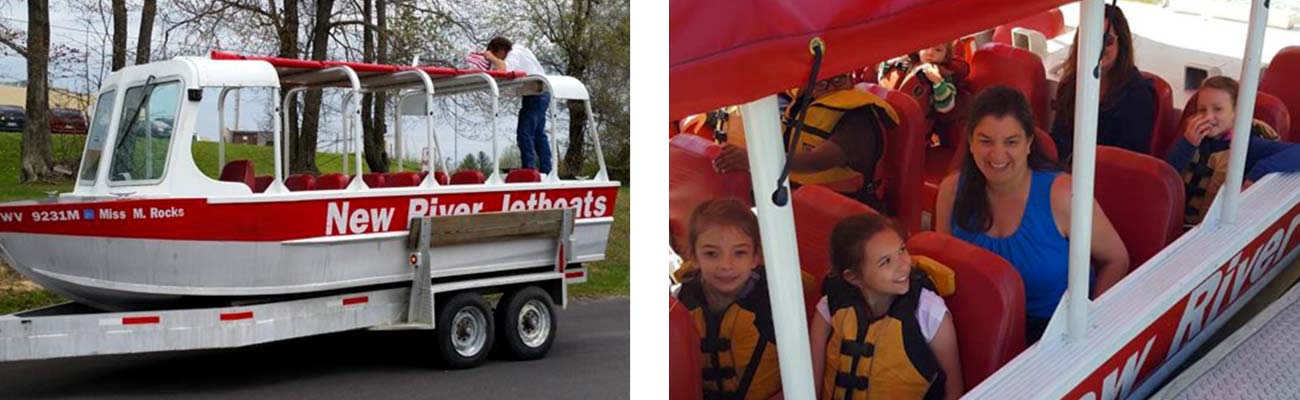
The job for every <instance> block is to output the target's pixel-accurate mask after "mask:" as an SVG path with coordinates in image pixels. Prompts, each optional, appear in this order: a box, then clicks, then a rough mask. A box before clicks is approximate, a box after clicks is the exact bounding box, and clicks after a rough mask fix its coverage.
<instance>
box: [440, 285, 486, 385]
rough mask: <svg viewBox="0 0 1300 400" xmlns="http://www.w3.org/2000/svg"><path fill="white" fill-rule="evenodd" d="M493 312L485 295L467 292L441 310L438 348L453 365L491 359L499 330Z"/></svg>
mask: <svg viewBox="0 0 1300 400" xmlns="http://www.w3.org/2000/svg"><path fill="white" fill-rule="evenodd" d="M492 322H493V321H492V312H491V309H489V308H488V304H487V302H486V301H484V300H483V296H479V295H478V293H473V292H463V293H459V294H457V295H455V296H452V298H451V299H450V300H447V302H445V303H443V304H442V307H441V308H440V309H439V311H438V328H437V329H436V330H435V334H437V335H438V350H439V352H440V353H442V359H443V360H444V361H446V362H447V366H448V367H451V368H471V367H476V366H478V365H481V364H483V362H484V361H486V360H487V355H488V352H489V350H491V349H492V341H493V337H494V336H495V330H494V329H493V326H492Z"/></svg>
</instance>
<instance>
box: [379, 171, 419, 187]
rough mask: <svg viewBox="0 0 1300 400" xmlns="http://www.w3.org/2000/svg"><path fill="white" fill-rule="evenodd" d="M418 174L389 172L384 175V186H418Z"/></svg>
mask: <svg viewBox="0 0 1300 400" xmlns="http://www.w3.org/2000/svg"><path fill="white" fill-rule="evenodd" d="M420 180H421V177H420V174H419V173H415V172H411V171H405V172H390V173H388V174H385V175H384V187H411V186H420Z"/></svg>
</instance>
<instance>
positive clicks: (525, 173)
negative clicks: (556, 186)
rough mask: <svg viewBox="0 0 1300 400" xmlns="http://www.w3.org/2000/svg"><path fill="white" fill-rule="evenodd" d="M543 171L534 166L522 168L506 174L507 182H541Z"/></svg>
mask: <svg viewBox="0 0 1300 400" xmlns="http://www.w3.org/2000/svg"><path fill="white" fill-rule="evenodd" d="M541 181H542V173H540V172H537V170H535V169H532V168H520V169H516V170H513V171H510V173H509V174H506V183H524V182H541Z"/></svg>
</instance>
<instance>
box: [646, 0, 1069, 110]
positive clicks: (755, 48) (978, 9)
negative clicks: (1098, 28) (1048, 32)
mask: <svg viewBox="0 0 1300 400" xmlns="http://www.w3.org/2000/svg"><path fill="white" fill-rule="evenodd" d="M1068 2H1070V1H1068V0H1020V1H1005V0H946V1H940V0H825V1H803V0H671V1H670V3H669V4H670V11H669V12H670V15H669V25H668V29H669V50H668V52H669V79H670V85H671V88H670V89H671V94H670V96H669V98H670V100H669V107H668V113H669V117H671V119H673V120H676V119H679V118H682V117H685V116H687V115H691V114H695V113H700V112H705V111H708V110H712V109H716V108H718V107H723V106H728V105H735V104H741V103H745V102H749V101H753V100H755V99H758V98H760V97H763V96H766V95H770V94H773V93H777V92H780V91H783V90H786V89H790V88H793V87H796V86H799V85H802V84H803V83H804V81H805V80H807V78H808V73H809V72H811V62H812V55H811V53H810V52H809V50H808V44H809V41H810V40H811V39H812V38H814V37H820V38H821V39H822V41H823V42H824V43H825V44H826V51H825V56H824V57H823V60H822V69H821V73H820V75H821V77H827V76H831V75H835V74H840V73H844V72H848V71H851V70H853V69H855V68H861V67H863V66H866V65H869V64H871V63H874V62H879V61H881V60H885V59H887V58H890V57H894V56H898V55H901V54H906V53H910V52H912V51H916V50H918V49H921V48H924V47H927V46H932V45H934V44H936V43H941V42H943V41H945V40H953V39H956V38H958V37H961V36H963V35H967V34H970V33H972V32H978V31H980V30H983V29H987V28H990V27H993V26H995V25H997V24H1000V23H1004V22H1008V21H1012V20H1015V19H1018V18H1021V17H1025V16H1029V15H1032V14H1034V13H1036V12H1041V11H1044V10H1047V9H1050V8H1053V7H1059V6H1060V5H1062V4H1065V3H1068Z"/></svg>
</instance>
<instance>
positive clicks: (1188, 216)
mask: <svg viewBox="0 0 1300 400" xmlns="http://www.w3.org/2000/svg"><path fill="white" fill-rule="evenodd" d="M1250 134H1251V135H1255V136H1259V137H1262V138H1265V139H1268V140H1278V134H1277V131H1276V130H1274V129H1273V127H1271V126H1269V125H1268V124H1266V123H1264V122H1262V121H1260V120H1255V121H1254V124H1253V125H1252V126H1251V130H1250ZM1228 154H1229V152H1228V148H1227V147H1224V148H1223V150H1219V151H1216V152H1213V153H1210V154H1208V155H1202V154H1201V151H1200V149H1197V150H1196V152H1195V153H1193V154H1192V162H1191V164H1189V165H1188V167H1187V168H1186V169H1184V170H1183V171H1179V173H1180V174H1181V175H1182V177H1183V185H1184V187H1185V191H1186V198H1187V207H1186V208H1184V209H1183V225H1184V226H1185V227H1188V228H1190V227H1192V226H1196V225H1197V224H1200V223H1201V220H1203V219H1205V213H1206V212H1208V211H1209V210H1210V203H1212V202H1214V196H1216V195H1218V194H1219V189H1220V188H1222V187H1223V182H1225V181H1227V180H1228Z"/></svg>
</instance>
